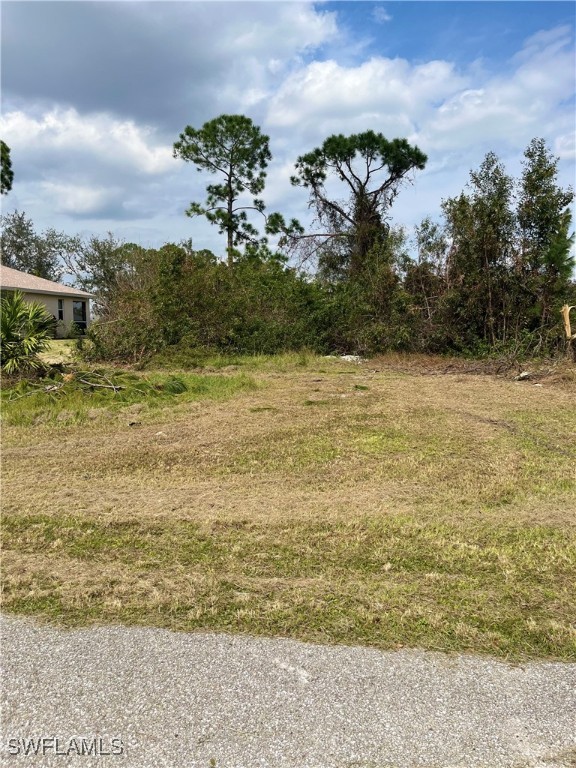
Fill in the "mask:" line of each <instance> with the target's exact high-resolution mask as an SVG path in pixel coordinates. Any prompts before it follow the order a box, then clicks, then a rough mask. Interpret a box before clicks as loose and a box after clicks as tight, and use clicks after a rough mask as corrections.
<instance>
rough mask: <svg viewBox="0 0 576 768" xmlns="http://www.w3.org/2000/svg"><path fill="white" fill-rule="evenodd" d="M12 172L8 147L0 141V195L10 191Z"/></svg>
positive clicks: (12, 179) (12, 178)
mask: <svg viewBox="0 0 576 768" xmlns="http://www.w3.org/2000/svg"><path fill="white" fill-rule="evenodd" d="M13 181H14V171H13V170H12V161H11V160H10V147H9V146H8V145H7V144H6V143H5V142H4V141H2V140H0V194H2V195H7V194H8V192H10V190H11V189H12V182H13Z"/></svg>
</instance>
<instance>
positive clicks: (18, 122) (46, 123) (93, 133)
mask: <svg viewBox="0 0 576 768" xmlns="http://www.w3.org/2000/svg"><path fill="white" fill-rule="evenodd" d="M0 126H1V130H2V135H3V136H4V137H5V140H6V142H7V143H8V144H9V145H10V147H13V148H14V149H15V150H16V151H17V150H18V149H20V148H26V151H27V153H28V154H29V155H35V154H41V153H43V152H51V151H54V150H56V151H58V153H60V154H61V153H70V154H72V155H78V154H83V155H85V156H86V157H88V158H91V159H92V161H94V160H98V161H99V162H102V163H105V164H113V165H114V166H116V167H117V168H119V169H124V170H127V169H130V170H131V171H132V172H138V173H142V174H149V175H154V174H162V173H165V172H166V171H167V170H169V169H170V168H171V166H173V164H174V159H173V158H172V148H171V147H170V146H166V145H162V144H159V143H157V142H155V141H154V130H153V129H151V128H147V127H145V126H137V125H136V124H135V123H134V122H133V121H131V120H118V119H115V118H114V117H111V116H109V115H105V114H97V115H80V114H79V113H78V112H77V111H76V110H75V109H53V110H50V111H49V112H46V113H44V114H43V115H41V116H40V117H33V116H32V115H30V114H26V113H25V112H23V111H12V112H8V113H7V114H6V115H4V117H3V118H2V120H1V121H0ZM77 170H78V171H79V172H81V168H77Z"/></svg>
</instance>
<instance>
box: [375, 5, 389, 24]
mask: <svg viewBox="0 0 576 768" xmlns="http://www.w3.org/2000/svg"><path fill="white" fill-rule="evenodd" d="M372 18H373V19H374V21H375V22H376V23H377V24H386V22H387V21H392V16H391V15H390V14H389V13H388V11H387V10H386V8H384V6H382V5H377V6H376V7H375V8H374V10H373V11H372Z"/></svg>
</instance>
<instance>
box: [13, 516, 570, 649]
mask: <svg viewBox="0 0 576 768" xmlns="http://www.w3.org/2000/svg"><path fill="white" fill-rule="evenodd" d="M3 527H4V550H5V552H6V557H7V560H8V563H10V559H11V558H10V554H12V553H13V554H14V559H15V561H17V560H18V558H22V557H30V556H35V557H36V560H35V563H36V564H35V566H34V567H32V570H31V571H27V572H26V574H25V575H22V576H20V577H18V576H11V575H10V565H8V574H7V577H6V584H5V595H4V609H5V610H7V611H14V612H18V613H25V614H29V615H36V616H43V617H45V618H47V619H56V618H57V619H58V620H59V621H61V622H64V623H65V624H70V625H77V624H86V623H91V622H104V623H108V622H112V623H114V622H118V621H120V622H124V623H128V624H141V625H151V626H162V627H168V628H172V629H183V630H194V629H210V630H225V631H242V632H249V633H252V634H257V635H284V636H289V637H294V638H299V639H302V640H312V641H322V642H331V643H358V642H361V643H364V644H367V645H373V646H377V647H380V648H394V647H398V646H399V645H416V646H419V647H423V648H429V649H435V650H443V651H450V650H460V651H461V650H465V651H473V652H478V653H488V654H492V655H496V656H500V657H505V658H508V659H524V658H533V657H547V658H556V659H564V660H575V659H576V630H575V627H574V626H571V624H570V622H569V619H568V617H569V615H570V614H569V610H568V609H569V605H570V602H571V599H572V587H573V584H574V581H575V579H576V535H574V534H572V535H566V533H563V532H560V531H558V530H556V529H554V528H553V527H551V526H546V525H536V526H525V525H523V526H521V525H488V524H481V523H476V524H474V525H456V524H437V523H423V522H421V521H418V520H417V519H415V518H414V517H411V516H404V517H400V516H394V517H389V518H384V519H382V518H379V519H372V518H365V519H361V520H356V521H354V522H351V523H345V522H338V523H332V524H329V523H305V522H301V523H292V524H286V523H274V524H254V523H250V522H236V523H230V524H227V523H224V522H223V523H213V524H212V525H210V526H202V525H200V524H198V523H193V522H186V521H174V522H171V523H169V524H168V523H166V522H163V523H162V524H158V523H151V522H143V521H138V520H131V521H121V522H108V523H104V522H101V521H100V522H97V521H87V520H85V519H84V520H83V519H81V518H76V517H65V516H62V517H57V518H53V517H49V516H43V515H34V516H22V517H18V516H9V517H8V518H5V520H4V524H3ZM83 563H89V564H92V565H93V566H94V567H93V568H92V569H91V570H90V571H89V575H88V576H86V575H84V576H81V577H80V578H79V579H78V580H77V581H75V578H74V573H75V571H78V572H79V573H80V572H81V571H79V570H78V569H80V568H81V567H82V564H83Z"/></svg>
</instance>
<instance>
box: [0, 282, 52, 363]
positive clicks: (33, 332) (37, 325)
mask: <svg viewBox="0 0 576 768" xmlns="http://www.w3.org/2000/svg"><path fill="white" fill-rule="evenodd" d="M55 325H56V320H55V319H54V317H53V316H52V315H51V314H50V313H49V312H48V310H47V309H46V307H44V306H43V305H42V304H39V303H37V302H33V301H32V302H28V301H25V300H24V296H23V295H22V294H21V293H20V292H19V291H15V292H10V293H8V294H6V296H5V297H4V298H3V299H2V302H1V318H0V339H1V342H2V347H1V351H0V362H1V366H2V370H3V371H5V372H6V373H7V374H9V375H12V374H17V373H23V372H25V371H37V370H38V369H40V368H42V367H43V365H42V362H41V361H40V360H39V359H38V354H39V353H40V352H43V351H44V350H45V349H47V347H48V346H49V345H50V341H51V339H52V337H53V335H54V327H55Z"/></svg>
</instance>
